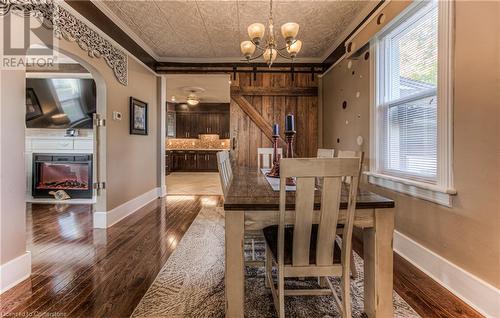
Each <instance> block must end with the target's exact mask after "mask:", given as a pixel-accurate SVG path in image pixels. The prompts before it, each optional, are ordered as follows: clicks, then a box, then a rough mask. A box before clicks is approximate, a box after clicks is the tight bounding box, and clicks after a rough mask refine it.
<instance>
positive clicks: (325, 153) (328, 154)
mask: <svg viewBox="0 0 500 318" xmlns="http://www.w3.org/2000/svg"><path fill="white" fill-rule="evenodd" d="M342 156H344V157H359V156H356V153H355V152H354V151H352V152H351V151H342V150H341V151H340V152H339V157H340V158H342ZM334 157H335V150H334V149H321V148H318V154H317V158H334ZM343 181H344V180H343ZM342 228H343V226H339V227H338V228H337V234H338V235H342V231H343V229H342ZM350 259H351V277H352V278H356V277H358V271H357V270H356V265H355V263H354V251H351V255H350Z"/></svg>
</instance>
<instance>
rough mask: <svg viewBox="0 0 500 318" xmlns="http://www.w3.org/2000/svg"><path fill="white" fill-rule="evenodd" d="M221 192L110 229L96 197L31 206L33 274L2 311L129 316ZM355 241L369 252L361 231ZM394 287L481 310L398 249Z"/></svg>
mask: <svg viewBox="0 0 500 318" xmlns="http://www.w3.org/2000/svg"><path fill="white" fill-rule="evenodd" d="M220 200H221V199H220V197H218V196H169V197H167V198H166V199H161V200H156V201H154V202H152V203H150V204H149V205H147V206H145V207H143V208H142V209H140V211H138V212H137V213H134V214H133V215H132V216H130V217H128V218H126V219H124V220H123V221H121V222H119V223H118V224H116V225H115V226H113V227H111V228H109V229H108V230H98V229H93V228H92V212H91V207H90V206H88V205H43V204H32V205H30V204H29V205H28V206H27V217H28V221H27V226H28V237H27V241H28V250H30V251H31V252H32V262H33V264H32V272H33V273H32V276H31V277H30V279H27V280H26V281H24V282H23V283H21V284H19V285H18V286H16V287H14V288H13V289H11V290H9V291H7V292H6V293H4V294H2V295H1V296H0V305H1V311H0V316H2V317H3V316H7V315H8V314H9V315H11V316H14V314H17V316H22V317H28V316H29V317H35V316H42V315H43V314H44V313H47V314H49V313H50V316H51V317H129V316H130V314H131V313H132V311H133V310H134V308H135V306H136V305H137V304H138V303H139V301H140V299H141V298H142V296H143V295H144V294H145V292H146V290H147V289H148V287H149V286H150V284H151V283H152V282H153V281H154V279H155V278H156V275H157V274H158V272H159V271H160V269H161V268H162V266H163V265H164V264H165V262H166V260H167V259H168V257H169V256H170V254H171V253H172V252H173V250H174V249H175V247H176V245H177V243H178V242H179V240H180V239H181V238H182V236H183V235H184V233H185V232H186V230H187V229H188V228H189V226H190V224H191V223H192V221H193V220H194V218H195V217H196V215H197V214H198V212H199V211H200V209H201V208H202V207H203V206H204V205H206V204H208V205H213V203H214V202H218V203H220ZM354 247H355V249H356V251H357V252H358V253H360V255H362V248H363V247H362V244H361V241H360V240H359V237H358V238H357V239H356V238H355V240H354ZM394 289H395V290H396V291H397V292H398V293H399V295H401V297H403V299H405V300H406V301H407V302H408V303H409V304H410V305H411V306H412V307H413V308H414V309H415V311H417V313H419V314H420V315H421V316H422V317H481V315H479V314H478V313H477V312H476V311H474V310H473V309H472V308H470V307H469V306H467V305H466V304H465V303H463V302H462V301H461V300H460V299H458V298H457V297H455V296H454V295H453V294H451V293H450V292H449V291H447V290H446V289H444V288H443V287H441V286H440V285H439V284H437V283H436V282H434V281H433V280H432V279H431V278H429V277H428V276H427V275H425V274H424V273H422V272H421V271H419V270H418V269H417V268H415V267H414V266H413V265H411V264H410V263H408V262H407V261H406V260H404V259H403V258H401V257H400V256H399V255H397V254H395V255H394Z"/></svg>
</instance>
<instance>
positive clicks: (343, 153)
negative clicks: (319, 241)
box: [337, 150, 365, 279]
mask: <svg viewBox="0 0 500 318" xmlns="http://www.w3.org/2000/svg"><path fill="white" fill-rule="evenodd" d="M337 156H338V157H339V158H359V159H360V161H359V166H360V169H359V180H361V172H362V171H361V170H362V167H363V160H364V158H365V153H364V152H362V151H354V150H339V151H338V154H337ZM342 181H343V182H345V183H347V184H349V183H350V182H351V180H350V178H349V177H345V178H343V179H342ZM337 235H340V236H341V235H342V226H339V227H338V228H337ZM351 276H352V278H354V279H355V278H357V277H358V270H357V269H356V265H355V263H354V252H351Z"/></svg>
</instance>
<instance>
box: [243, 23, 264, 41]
mask: <svg viewBox="0 0 500 318" xmlns="http://www.w3.org/2000/svg"><path fill="white" fill-rule="evenodd" d="M247 30H248V36H249V37H250V39H251V40H252V41H253V42H254V43H255V44H257V45H258V44H259V43H260V41H261V39H262V38H263V37H264V34H265V33H266V27H265V26H264V25H263V24H262V23H253V24H250V25H249V26H248V29H247Z"/></svg>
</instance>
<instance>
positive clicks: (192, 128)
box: [175, 112, 199, 138]
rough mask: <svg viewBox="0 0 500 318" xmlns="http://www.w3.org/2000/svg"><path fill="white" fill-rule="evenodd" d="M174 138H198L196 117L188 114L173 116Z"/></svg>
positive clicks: (180, 113)
mask: <svg viewBox="0 0 500 318" xmlns="http://www.w3.org/2000/svg"><path fill="white" fill-rule="evenodd" d="M175 117H176V121H175V134H176V138H198V125H199V123H198V116H197V115H196V114H194V113H190V112H178V113H176V115H175Z"/></svg>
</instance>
